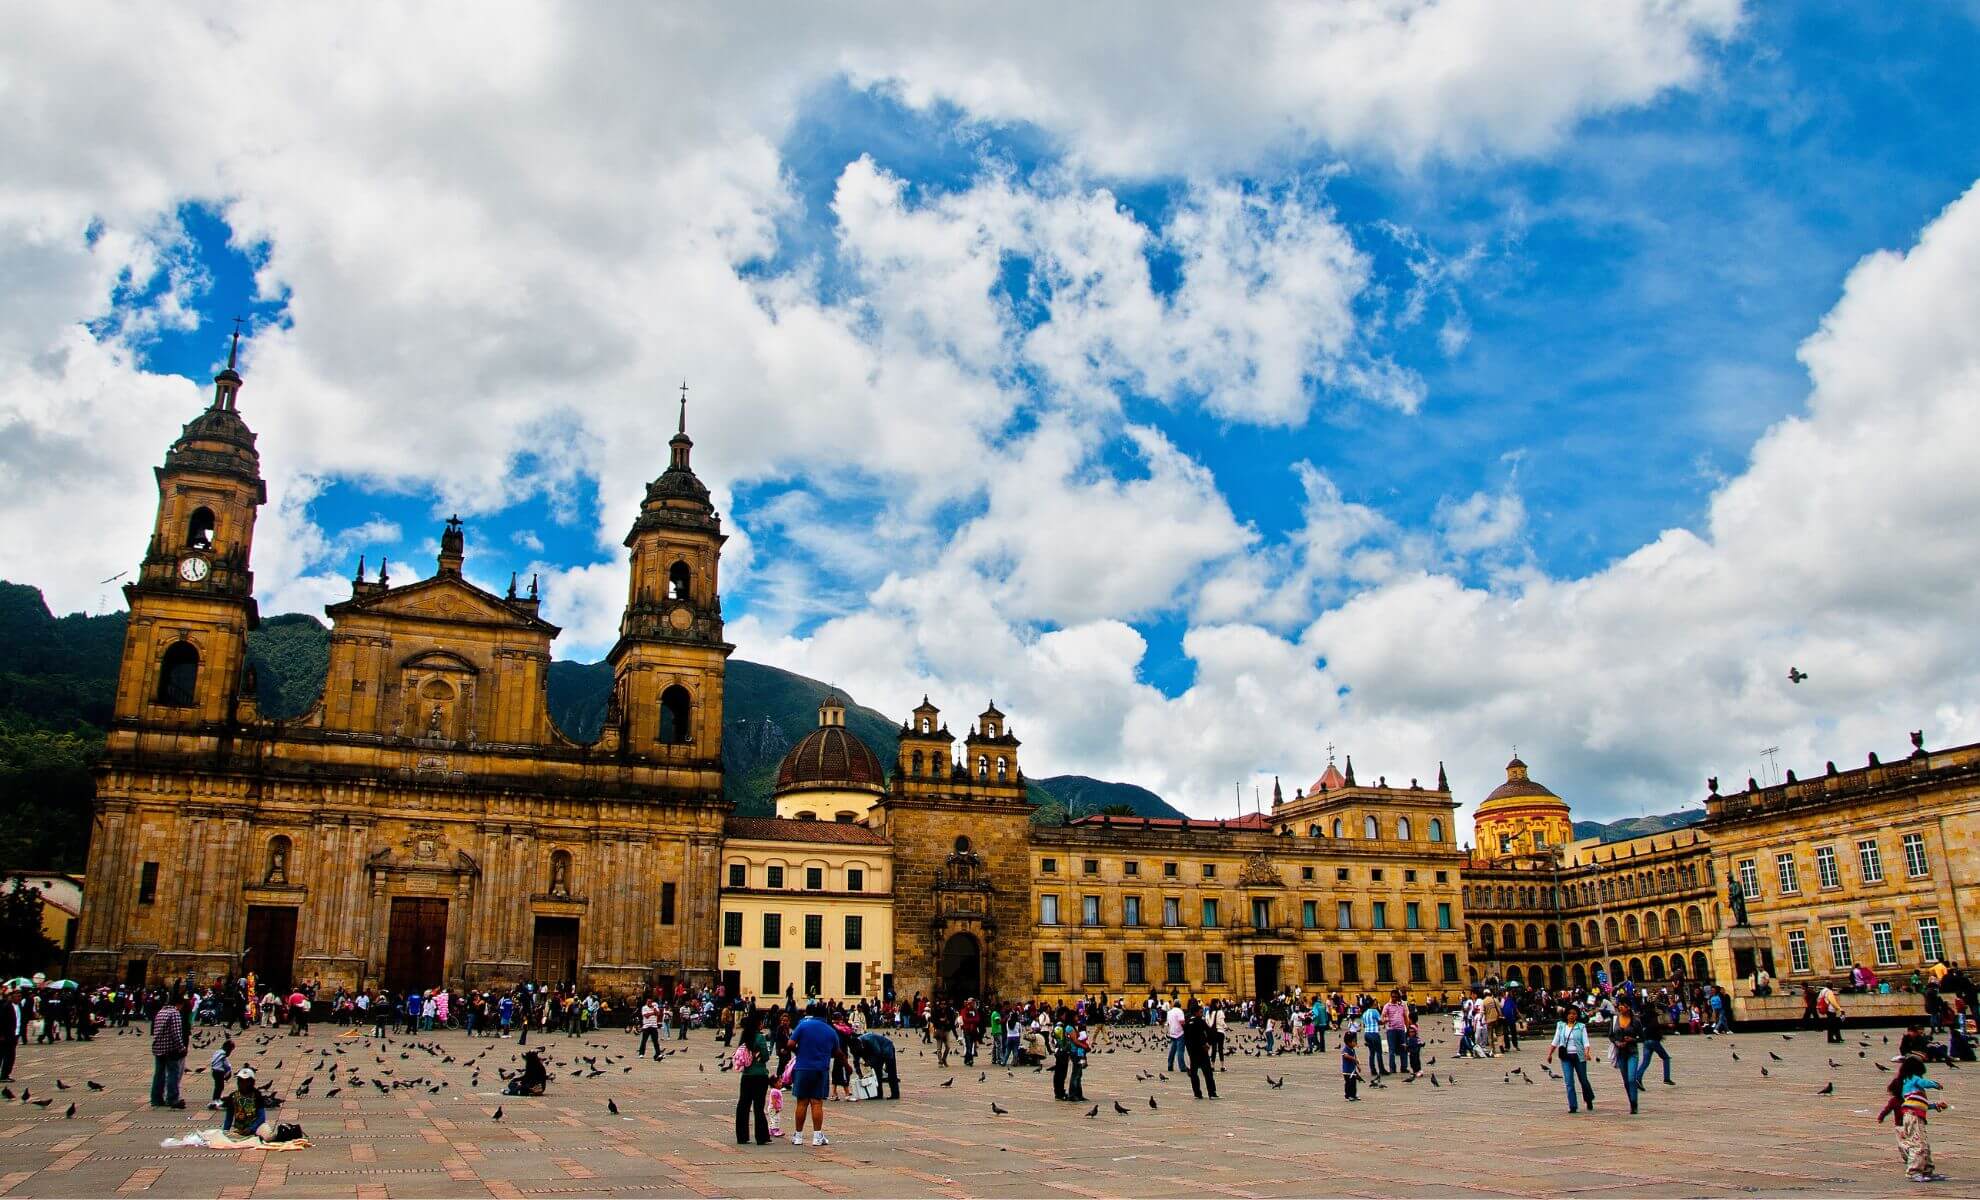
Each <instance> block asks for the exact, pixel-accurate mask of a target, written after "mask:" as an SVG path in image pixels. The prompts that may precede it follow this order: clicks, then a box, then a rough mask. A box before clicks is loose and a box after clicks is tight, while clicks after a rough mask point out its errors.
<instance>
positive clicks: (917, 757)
mask: <svg viewBox="0 0 1980 1200" xmlns="http://www.w3.org/2000/svg"><path fill="white" fill-rule="evenodd" d="M911 773H912V774H915V775H919V774H921V751H919V750H916V751H915V752H914V770H913V771H912V772H911Z"/></svg>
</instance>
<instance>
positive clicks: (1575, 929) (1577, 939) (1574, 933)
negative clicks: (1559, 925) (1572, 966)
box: [1568, 925, 1581, 950]
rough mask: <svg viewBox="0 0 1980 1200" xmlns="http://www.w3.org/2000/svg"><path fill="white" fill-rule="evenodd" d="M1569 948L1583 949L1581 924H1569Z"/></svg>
mask: <svg viewBox="0 0 1980 1200" xmlns="http://www.w3.org/2000/svg"><path fill="white" fill-rule="evenodd" d="M1568 949H1570V950H1579V949H1581V926H1579V925H1570V926H1568Z"/></svg>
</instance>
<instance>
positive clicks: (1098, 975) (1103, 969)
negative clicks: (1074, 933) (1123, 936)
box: [1085, 950, 1107, 983]
mask: <svg viewBox="0 0 1980 1200" xmlns="http://www.w3.org/2000/svg"><path fill="white" fill-rule="evenodd" d="M1085 978H1086V982H1087V983H1105V982H1107V956H1106V954H1105V953H1103V952H1101V951H1099V950H1088V951H1087V952H1086V976H1085Z"/></svg>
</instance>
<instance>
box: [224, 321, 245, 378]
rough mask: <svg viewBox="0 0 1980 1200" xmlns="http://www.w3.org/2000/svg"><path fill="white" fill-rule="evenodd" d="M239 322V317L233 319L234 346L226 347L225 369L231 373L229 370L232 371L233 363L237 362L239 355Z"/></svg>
mask: <svg viewBox="0 0 1980 1200" xmlns="http://www.w3.org/2000/svg"><path fill="white" fill-rule="evenodd" d="M241 321H242V318H240V317H235V318H234V344H233V345H231V346H229V347H227V369H228V370H229V371H231V370H233V369H234V363H235V362H236V361H237V360H238V359H239V358H240V353H241Z"/></svg>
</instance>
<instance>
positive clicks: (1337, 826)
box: [1334, 817, 1341, 837]
mask: <svg viewBox="0 0 1980 1200" xmlns="http://www.w3.org/2000/svg"><path fill="white" fill-rule="evenodd" d="M1334 836H1335V837H1339V836H1341V819H1340V818H1339V817H1335V818H1334Z"/></svg>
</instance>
